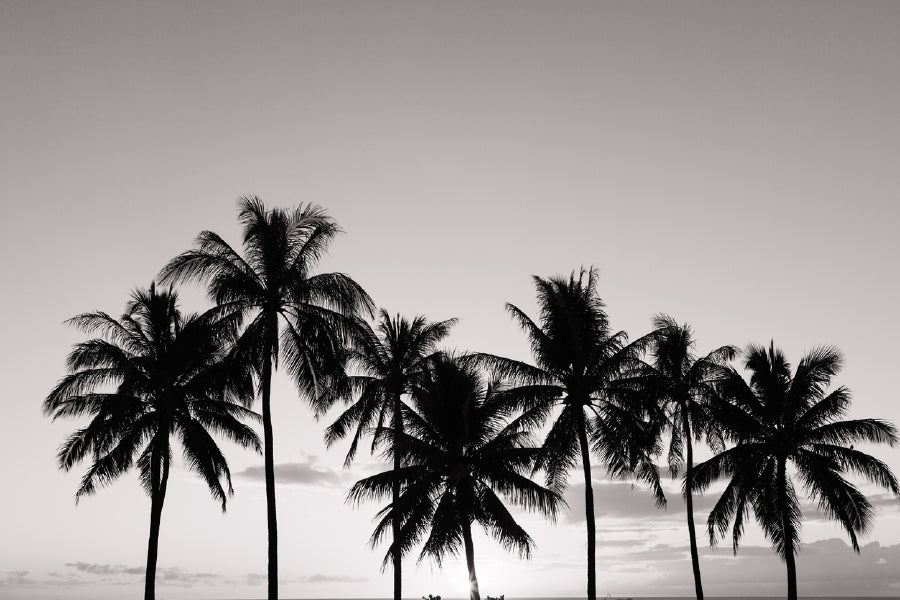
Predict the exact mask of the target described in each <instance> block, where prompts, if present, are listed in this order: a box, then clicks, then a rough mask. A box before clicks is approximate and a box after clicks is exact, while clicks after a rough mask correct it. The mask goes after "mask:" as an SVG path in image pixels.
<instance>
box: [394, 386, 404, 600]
mask: <svg viewBox="0 0 900 600" xmlns="http://www.w3.org/2000/svg"><path fill="white" fill-rule="evenodd" d="M400 410H401V401H400V394H396V396H395V398H394V443H393V446H394V473H399V472H400V463H401V458H402V457H403V451H402V449H401V447H400V443H401V442H400V439H401V436H402V435H403V417H402V415H401V413H400ZM392 492H393V502H394V506H397V505H398V503H399V502H400V479H399V477H397V478H395V479H394V482H393V490H392ZM391 528H392V530H393V534H394V548H395V550H394V556H393V563H394V600H400V594H401V587H402V580H403V576H402V573H401V571H400V568H401V559H402V558H403V557H402V554H401V551H400V543H399V542H400V515H399V514H396V515H395V516H394V519H393V521H392V523H391Z"/></svg>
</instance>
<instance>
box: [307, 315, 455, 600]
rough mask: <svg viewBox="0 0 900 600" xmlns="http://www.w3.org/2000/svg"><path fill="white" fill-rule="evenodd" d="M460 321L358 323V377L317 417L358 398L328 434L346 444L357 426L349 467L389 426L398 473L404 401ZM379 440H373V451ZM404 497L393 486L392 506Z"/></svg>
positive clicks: (335, 392)
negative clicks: (365, 442) (363, 442)
mask: <svg viewBox="0 0 900 600" xmlns="http://www.w3.org/2000/svg"><path fill="white" fill-rule="evenodd" d="M455 323H456V319H448V320H446V321H438V322H436V323H429V322H428V320H427V319H425V317H422V316H417V317H415V318H414V319H413V320H412V321H408V320H406V319H405V318H403V317H401V316H399V315H397V316H395V317H393V318H392V317H391V316H390V315H389V314H388V313H387V311H385V310H384V309H382V310H381V311H380V313H379V315H378V333H375V331H373V330H372V328H371V327H369V326H368V324H367V323H365V322H362V321H359V326H358V328H357V330H356V338H357V341H356V344H355V348H353V349H350V350H349V356H348V357H347V361H348V366H351V367H355V368H356V369H357V370H358V371H359V373H360V374H358V375H352V376H350V377H348V378H347V380H346V386H345V387H343V388H338V387H337V386H334V387H331V388H329V390H328V391H327V392H326V393H328V392H330V393H329V394H328V395H323V396H320V398H319V401H320V402H321V406H320V407H319V412H324V410H326V409H327V408H328V407H329V406H331V405H332V404H333V403H334V402H335V401H337V400H338V399H339V398H340V397H343V398H345V399H350V398H351V397H352V396H353V394H354V392H355V394H356V397H357V400H356V402H354V403H353V404H352V405H351V406H350V407H349V408H347V409H346V410H345V411H344V412H343V413H342V414H341V415H340V416H339V417H338V419H337V420H336V421H335V422H334V423H333V424H332V425H331V426H330V427H328V428H327V429H326V430H325V442H326V444H327V445H328V446H331V445H332V444H334V443H335V442H336V441H337V440H339V439H343V438H344V437H345V436H346V435H347V433H348V432H349V431H350V429H352V428H353V427H354V426H355V427H356V432H355V433H354V435H353V440H352V441H351V443H350V449H349V450H348V452H347V458H346V460H345V461H344V464H345V465H349V464H350V462H351V461H352V460H353V457H354V455H355V454H356V448H357V445H358V443H359V440H360V438H361V437H362V436H363V435H364V434H365V433H366V432H369V431H373V428H374V430H377V427H376V425H378V426H379V427H380V426H381V425H383V424H387V423H390V430H391V439H389V440H384V441H385V442H386V443H388V444H389V445H390V454H392V456H393V460H394V472H395V473H396V472H399V471H400V461H401V458H402V449H401V441H400V437H401V436H402V435H403V431H404V428H403V400H402V396H403V395H404V394H407V393H409V391H410V387H411V385H412V382H413V380H414V379H415V378H416V377H417V376H418V375H419V374H420V373H421V372H422V369H423V367H424V364H425V361H426V360H427V357H428V356H429V355H431V354H432V353H433V352H434V351H435V346H436V345H437V343H438V342H440V341H441V340H442V339H443V338H445V337H446V336H447V334H448V333H449V332H450V328H451V327H452V326H453V325H454V324H455ZM375 446H376V440H373V443H372V450H373V451H374V449H375ZM399 497H400V481H399V480H397V481H395V482H394V484H393V491H392V502H393V503H394V504H396V503H397V501H398V499H399ZM400 525H401V524H400V520H399V519H394V522H393V524H392V529H393V536H394V540H395V541H396V540H397V539H398V537H399V535H400ZM401 558H402V557H401V556H400V554H399V553H397V554H395V555H394V557H393V568H394V600H400V596H401V587H402V585H401V584H402V576H401Z"/></svg>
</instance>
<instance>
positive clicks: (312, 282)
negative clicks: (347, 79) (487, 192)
mask: <svg viewBox="0 0 900 600" xmlns="http://www.w3.org/2000/svg"><path fill="white" fill-rule="evenodd" d="M238 207H239V219H240V222H241V224H242V225H243V230H244V231H243V234H244V240H243V250H244V253H243V256H241V255H240V254H239V253H238V252H236V251H235V250H234V249H232V247H231V246H229V245H228V244H227V243H226V242H225V241H224V240H223V239H222V238H221V237H219V235H217V234H216V233H214V232H212V231H203V232H201V233H200V235H198V236H197V239H196V242H195V243H196V248H195V249H193V250H188V251H187V252H184V253H182V254H180V255H178V256H176V257H175V258H174V259H172V261H171V262H169V264H168V265H166V266H165V267H164V268H163V270H162V273H161V277H162V279H163V280H164V281H185V280H199V281H206V282H208V285H209V295H210V298H211V299H212V300H213V301H214V302H216V304H218V305H219V306H221V307H223V308H227V309H228V310H233V311H236V312H237V313H239V314H241V315H242V316H243V317H244V318H245V319H246V320H249V321H250V323H249V324H248V325H247V326H246V327H245V328H244V330H243V333H242V334H241V336H240V338H239V340H238V343H237V349H238V356H239V357H240V359H241V360H243V361H244V362H245V364H247V365H251V366H252V368H253V370H254V371H255V374H256V376H257V378H258V381H259V394H260V396H262V421H263V449H264V457H265V458H264V460H265V479H266V510H267V517H268V518H267V521H268V537H269V546H268V558H269V590H268V591H269V598H270V600H275V599H276V598H278V524H277V518H276V513H275V464H274V455H273V446H272V411H271V406H270V404H271V403H270V398H271V386H272V371H273V369H277V368H278V366H279V359H281V365H282V366H284V368H285V369H286V370H287V371H288V373H289V374H290V375H291V376H292V377H293V379H294V380H295V381H296V383H297V386H298V387H299V389H300V392H301V393H302V394H304V395H306V396H307V397H309V398H314V397H316V396H318V395H319V393H320V390H321V389H322V386H323V384H325V383H326V382H327V379H328V377H329V375H330V374H331V373H333V372H336V371H338V370H340V367H341V357H342V354H343V350H342V348H341V344H342V342H343V339H342V338H343V332H344V328H345V327H346V324H347V322H348V321H349V320H350V319H351V317H353V316H354V315H355V314H356V313H357V311H359V310H364V311H371V307H372V301H371V299H370V298H369V296H368V295H367V294H366V293H365V291H363V289H362V288H361V287H360V286H359V285H358V284H357V283H356V282H355V281H353V280H352V279H351V278H350V277H348V276H347V275H344V274H343V273H319V274H313V273H312V270H313V268H314V267H315V265H316V263H317V262H318V260H319V259H320V258H321V257H322V255H323V254H324V253H325V251H326V249H327V248H328V244H329V243H330V242H331V240H332V239H333V238H334V237H335V235H337V234H338V233H339V231H340V229H339V228H338V226H337V224H336V223H335V222H334V221H333V220H332V219H331V218H330V217H328V215H326V214H325V211H323V210H322V209H321V208H320V207H318V206H315V205H311V204H310V205H306V206H305V207H300V208H296V209H294V210H283V209H278V208H276V209H273V210H266V208H265V206H264V205H263V204H262V202H261V201H260V200H259V199H258V198H247V197H245V198H241V199H240V200H239V201H238Z"/></svg>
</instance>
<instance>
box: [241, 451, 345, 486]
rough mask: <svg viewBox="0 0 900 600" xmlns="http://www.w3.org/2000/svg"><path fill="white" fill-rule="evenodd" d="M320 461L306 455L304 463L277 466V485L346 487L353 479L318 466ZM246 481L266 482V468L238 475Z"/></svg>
mask: <svg viewBox="0 0 900 600" xmlns="http://www.w3.org/2000/svg"><path fill="white" fill-rule="evenodd" d="M317 463H318V459H317V458H316V457H315V456H312V455H306V456H305V457H304V459H303V461H302V462H287V463H279V464H277V465H275V481H276V483H282V484H288V485H314V486H323V487H344V486H346V485H347V484H348V482H349V480H350V479H351V477H354V476H352V475H350V473H349V472H346V471H340V470H336V469H331V468H328V467H325V466H322V465H319V464H317ZM236 476H237V477H242V478H244V479H251V480H255V481H265V477H266V476H265V467H264V466H262V465H259V466H254V467H247V468H246V469H244V470H243V471H240V472H239V473H237V475H236Z"/></svg>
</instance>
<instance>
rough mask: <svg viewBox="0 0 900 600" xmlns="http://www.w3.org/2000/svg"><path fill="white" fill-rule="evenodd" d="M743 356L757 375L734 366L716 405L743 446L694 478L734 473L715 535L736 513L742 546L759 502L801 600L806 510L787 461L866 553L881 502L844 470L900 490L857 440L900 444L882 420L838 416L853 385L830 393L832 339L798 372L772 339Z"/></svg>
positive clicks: (792, 599) (759, 515)
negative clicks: (799, 557) (863, 536)
mask: <svg viewBox="0 0 900 600" xmlns="http://www.w3.org/2000/svg"><path fill="white" fill-rule="evenodd" d="M745 357H746V358H745V361H744V366H745V367H746V368H747V370H749V371H750V382H749V383H748V382H747V381H745V380H744V378H743V377H742V376H741V375H740V374H739V373H737V371H735V370H734V369H733V368H730V369H729V370H728V372H727V375H726V377H725V378H724V379H723V381H722V384H721V385H722V390H723V394H724V397H725V398H726V399H727V401H726V402H723V403H720V404H719V406H718V410H717V415H718V419H719V421H720V423H721V425H722V427H723V431H724V432H725V434H726V435H727V437H728V438H729V439H731V440H733V441H735V442H736V443H737V445H736V446H734V447H733V448H731V449H728V450H725V451H724V452H722V453H720V454H717V455H716V456H714V457H713V458H711V459H709V460H708V461H706V462H704V463H702V464H699V465H697V467H696V468H695V469H694V487H695V489H697V491H703V490H704V489H706V488H707V487H708V486H709V485H710V483H711V482H712V481H714V480H716V479H719V478H720V477H728V478H730V480H729V482H728V485H727V487H726V488H725V491H724V492H723V493H722V497H721V498H719V500H718V501H717V502H716V505H715V506H714V508H713V510H712V512H711V513H710V515H709V521H708V528H709V537H710V543H713V544H714V543H715V542H716V538H717V537H718V536H724V534H725V533H726V532H727V530H728V525H729V523H731V522H732V521H733V523H734V526H733V529H732V544H733V548H734V551H735V552H737V547H738V542H739V540H740V537H741V534H742V533H743V530H744V518H745V515H746V514H747V512H748V510H749V509H750V508H752V509H753V512H754V514H755V515H756V520H757V522H758V523H759V524H760V526H761V527H762V530H763V533H765V535H766V537H768V538H769V540H771V542H772V544H773V546H774V547H775V551H776V552H777V553H778V554H779V556H781V558H782V560H784V562H785V564H786V566H787V587H788V598H789V600H796V598H797V570H796V566H795V563H794V555H795V554H796V552H797V546H798V544H799V537H798V534H799V531H800V525H801V520H802V514H801V512H800V501H799V499H798V497H797V492H796V489H795V487H794V484H793V479H792V477H791V476H790V474H789V473H788V463H789V462H790V464H791V466H792V467H793V471H794V473H795V476H796V477H797V478H799V480H800V482H801V483H802V485H803V487H804V489H805V490H806V491H807V493H808V494H809V495H810V496H811V498H812V499H813V500H815V501H817V502H818V505H819V508H820V509H821V510H822V512H824V513H825V515H826V516H828V517H829V518H831V519H834V520H836V521H837V522H838V523H840V524H841V525H842V526H843V527H844V529H845V530H846V531H847V534H848V535H849V537H850V541H851V543H852V545H853V549H854V550H855V551H856V552H859V544H858V543H857V539H856V534H857V533H864V532H865V531H867V530H868V528H869V527H870V525H871V522H872V518H873V514H874V510H873V508H872V505H871V504H870V503H869V501H868V499H866V497H865V495H864V494H862V493H861V492H860V491H859V490H858V489H857V488H856V487H855V486H854V485H853V484H851V483H850V482H849V481H847V480H846V479H844V477H843V475H844V474H845V473H846V472H848V471H849V472H851V473H854V474H856V475H861V476H862V477H864V478H865V479H867V480H869V481H871V482H873V483H875V484H877V485H879V486H881V487H885V488H887V489H889V490H890V491H892V492H893V493H894V494H898V495H900V488H898V486H897V480H896V478H895V477H894V475H893V473H891V470H890V469H889V468H888V466H887V465H886V464H884V463H883V462H881V461H879V460H877V459H876V458H873V457H872V456H869V455H868V454H865V453H863V452H860V451H859V450H855V449H853V446H852V444H854V443H859V442H870V443H887V444H889V445H891V446H893V445H894V444H895V443H896V442H897V430H896V428H895V427H894V426H893V425H892V424H890V423H888V422H886V421H882V420H879V419H858V420H851V421H839V420H837V419H838V418H839V417H841V416H843V415H844V414H845V413H846V411H847V408H848V407H849V406H850V392H849V390H847V388H845V387H843V386H841V387H838V388H836V389H835V390H833V391H831V392H830V393H826V390H827V388H828V384H829V382H830V381H831V378H832V377H833V376H834V375H835V374H836V373H837V372H838V371H839V370H840V368H841V365H842V362H843V359H842V357H841V354H840V352H839V351H838V350H837V349H835V348H832V347H819V348H815V349H813V350H812V351H810V352H809V353H808V354H807V355H806V356H804V357H803V358H802V359H801V360H800V363H799V364H798V365H797V369H796V371H795V372H794V374H793V375H791V366H790V364H789V363H788V361H787V359H786V358H785V356H784V354H783V353H782V352H781V350H779V349H777V348H775V344H774V342H773V343H772V344H771V345H770V346H769V348H768V349H766V348H763V347H761V346H756V345H750V346H749V347H748V348H747V350H746V352H745Z"/></svg>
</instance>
